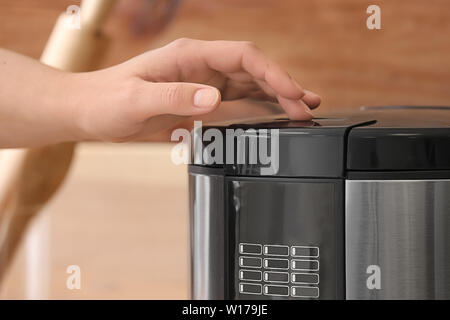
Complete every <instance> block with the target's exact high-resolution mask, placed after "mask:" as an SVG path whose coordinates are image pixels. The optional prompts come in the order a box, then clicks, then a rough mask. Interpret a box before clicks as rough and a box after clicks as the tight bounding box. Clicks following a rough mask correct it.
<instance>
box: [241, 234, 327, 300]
mask: <svg viewBox="0 0 450 320" xmlns="http://www.w3.org/2000/svg"><path fill="white" fill-rule="evenodd" d="M319 257H320V254H319V247H315V246H287V245H279V244H276V245H271V244H259V243H240V244H239V257H238V261H239V267H240V268H239V275H238V276H239V293H241V294H252V295H265V296H276V297H288V296H291V297H294V298H309V299H317V298H319V282H320V281H319V267H320V266H319Z"/></svg>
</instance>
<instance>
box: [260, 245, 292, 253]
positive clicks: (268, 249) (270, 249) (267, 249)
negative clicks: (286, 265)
mask: <svg viewBox="0 0 450 320" xmlns="http://www.w3.org/2000/svg"><path fill="white" fill-rule="evenodd" d="M264 254H265V255H267V256H288V255H289V247H288V246H278V245H271V246H269V245H267V246H264Z"/></svg>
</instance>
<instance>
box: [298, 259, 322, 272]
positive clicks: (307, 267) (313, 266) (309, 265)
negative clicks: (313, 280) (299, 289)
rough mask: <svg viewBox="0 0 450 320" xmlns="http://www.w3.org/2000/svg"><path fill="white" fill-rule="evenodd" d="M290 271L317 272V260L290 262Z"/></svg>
mask: <svg viewBox="0 0 450 320" xmlns="http://www.w3.org/2000/svg"><path fill="white" fill-rule="evenodd" d="M292 270H302V271H318V270H319V261H318V260H292Z"/></svg>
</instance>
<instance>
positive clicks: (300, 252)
mask: <svg viewBox="0 0 450 320" xmlns="http://www.w3.org/2000/svg"><path fill="white" fill-rule="evenodd" d="M291 255H292V256H293V257H311V258H318V257H319V247H304V246H296V247H292V249H291Z"/></svg>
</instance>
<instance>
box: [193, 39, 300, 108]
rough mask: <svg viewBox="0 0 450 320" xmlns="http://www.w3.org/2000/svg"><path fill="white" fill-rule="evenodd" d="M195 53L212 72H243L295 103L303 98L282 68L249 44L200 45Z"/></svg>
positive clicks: (298, 87)
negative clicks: (200, 54)
mask: <svg viewBox="0 0 450 320" xmlns="http://www.w3.org/2000/svg"><path fill="white" fill-rule="evenodd" d="M197 50H198V52H201V53H202V57H203V59H204V61H205V62H206V64H207V65H208V66H209V67H210V68H211V69H214V70H216V71H219V72H223V73H232V72H240V71H246V72H248V73H249V74H251V75H252V76H253V77H254V78H255V79H257V80H264V81H265V82H267V84H268V85H269V86H270V87H272V88H273V90H275V91H276V92H277V94H278V95H280V96H283V97H285V98H288V99H294V100H297V99H301V98H302V97H303V95H304V91H303V89H302V88H301V87H300V85H298V83H297V82H296V81H295V80H293V79H292V78H291V77H290V76H289V74H288V73H287V72H286V71H285V70H284V69H283V68H281V66H279V65H278V64H277V63H275V62H274V61H272V60H270V59H269V58H267V57H266V56H265V55H264V54H263V52H262V51H261V50H260V49H258V48H257V47H256V46H255V45H254V44H252V43H250V42H236V41H200V42H199V43H198V46H197Z"/></svg>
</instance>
